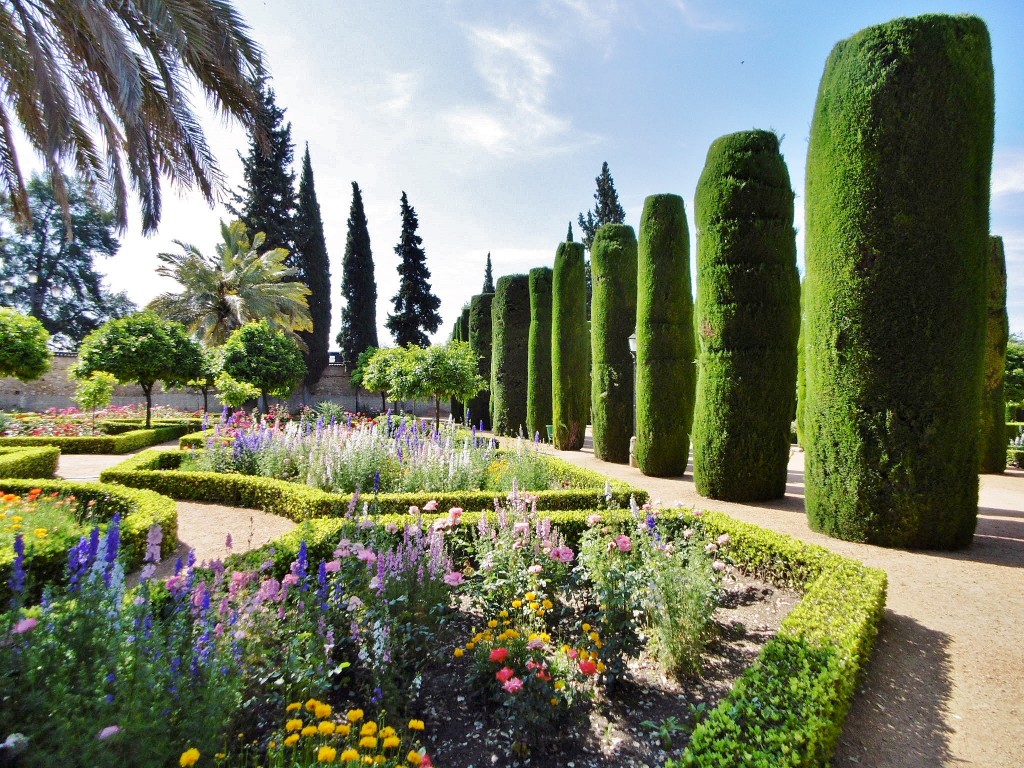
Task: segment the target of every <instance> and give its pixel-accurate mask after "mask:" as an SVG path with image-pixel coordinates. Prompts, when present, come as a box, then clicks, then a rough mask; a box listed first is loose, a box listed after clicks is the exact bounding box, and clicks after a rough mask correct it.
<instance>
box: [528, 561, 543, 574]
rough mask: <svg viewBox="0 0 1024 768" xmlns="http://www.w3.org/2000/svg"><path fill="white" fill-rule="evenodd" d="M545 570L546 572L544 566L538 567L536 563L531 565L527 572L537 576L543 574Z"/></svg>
mask: <svg viewBox="0 0 1024 768" xmlns="http://www.w3.org/2000/svg"><path fill="white" fill-rule="evenodd" d="M543 570H544V566H543V565H537V563H534V564H533V565H531V566H530V567H529V568H527V569H526V572H527V573H532V574H534V575H536V574H538V573H541V572H542V571H543Z"/></svg>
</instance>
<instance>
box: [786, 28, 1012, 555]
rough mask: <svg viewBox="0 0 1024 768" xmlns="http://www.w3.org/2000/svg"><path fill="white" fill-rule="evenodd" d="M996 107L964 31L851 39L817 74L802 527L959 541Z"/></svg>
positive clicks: (976, 47) (978, 381)
mask: <svg viewBox="0 0 1024 768" xmlns="http://www.w3.org/2000/svg"><path fill="white" fill-rule="evenodd" d="M993 124H994V92H993V72H992V57H991V45H990V42H989V35H988V30H987V29H986V27H985V24H984V22H983V21H982V20H981V19H979V18H977V17H972V16H944V15H928V16H920V17H916V18H911V19H897V20H895V21H892V22H889V23H887V24H883V25H880V26H876V27H870V28H868V29H865V30H863V31H861V32H859V33H857V34H856V35H854V36H853V37H851V38H849V39H848V40H844V41H842V42H840V43H839V44H837V45H836V47H835V48H834V49H833V50H832V53H831V54H830V56H829V59H828V62H827V63H826V65H825V72H824V75H823V76H822V80H821V85H820V87H819V90H818V100H817V106H816V108H815V115H814V119H813V122H812V125H811V135H810V145H809V148H808V155H807V191H806V195H805V200H806V229H807V238H806V257H807V277H806V280H807V295H806V307H805V312H806V318H807V320H806V323H807V324H806V327H805V331H806V335H807V338H806V345H807V365H806V376H807V409H806V411H805V413H804V427H805V429H806V432H807V435H806V438H807V440H806V442H807V445H806V449H807V470H806V475H805V479H806V483H807V517H808V521H809V523H810V524H811V526H812V527H813V528H814V529H815V530H820V531H824V532H826V533H828V534H830V535H833V536H838V537H840V538H845V539H850V540H856V541H867V542H871V543H873V544H881V545H885V546H897V547H929V548H956V547H963V546H967V545H968V544H970V543H971V540H972V536H973V533H974V528H975V525H976V523H977V512H978V477H977V472H978V414H979V408H980V397H981V389H982V375H983V370H984V369H983V366H984V339H985V322H984V318H985V303H986V299H985V296H986V279H985V275H986V271H987V270H986V263H987V259H988V247H989V244H988V237H989V234H988V227H989V196H990V194H989V190H990V181H991V170H992V142H993Z"/></svg>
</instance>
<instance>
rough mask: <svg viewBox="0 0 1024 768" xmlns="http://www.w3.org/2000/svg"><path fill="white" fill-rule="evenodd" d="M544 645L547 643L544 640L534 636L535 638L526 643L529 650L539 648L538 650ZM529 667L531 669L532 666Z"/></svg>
mask: <svg viewBox="0 0 1024 768" xmlns="http://www.w3.org/2000/svg"><path fill="white" fill-rule="evenodd" d="M545 645H547V643H545V642H544V641H543V640H541V639H540V638H539V637H535V638H533V640H531V641H530V642H528V643H527V644H526V647H527V648H528V649H529V650H531V651H539V650H540V649H541V648H543V647H544V646H545ZM535 663H536V662H530V664H535ZM527 666H530V665H529V664H527ZM531 669H532V667H531Z"/></svg>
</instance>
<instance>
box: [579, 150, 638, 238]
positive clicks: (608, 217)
mask: <svg viewBox="0 0 1024 768" xmlns="http://www.w3.org/2000/svg"><path fill="white" fill-rule="evenodd" d="M594 182H595V183H596V184H597V191H596V192H594V210H593V211H587V215H586V218H584V216H583V214H582V213H581V214H580V215H579V218H578V219H577V222H578V223H579V225H580V231H581V232H582V233H583V247H584V248H586V249H587V250H588V251H589V250H592V248H593V243H594V236H595V235H596V234H597V230H599V229H600V228H601V227H603V226H604V225H605V224H621V223H622V222H624V221H625V220H626V211H625V209H624V208H623V207H622V206H621V205H619V193H618V192H616V191H615V180H614V179H612V174H611V171H609V170H608V162H607V161H605V162H603V163H601V173H600V174H599V175H598V176H597V178H595V179H594ZM567 242H570V243H571V242H572V222H570V223H569V239H568V240H567Z"/></svg>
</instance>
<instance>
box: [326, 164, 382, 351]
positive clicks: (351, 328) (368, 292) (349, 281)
mask: <svg viewBox="0 0 1024 768" xmlns="http://www.w3.org/2000/svg"><path fill="white" fill-rule="evenodd" d="M341 300H342V302H344V306H343V307H342V308H341V331H340V332H339V333H338V339H337V341H338V345H339V346H340V347H341V360H342V362H343V363H344V364H345V366H346V367H347V368H348V370H350V371H351V370H352V369H353V368H355V367H356V363H357V361H358V360H359V355H360V354H362V353H363V352H364V351H365V350H367V349H369V348H370V347H378V346H380V345H379V344H378V343H377V281H376V280H374V277H373V253H372V252H371V251H370V232H369V230H368V229H367V228H366V213H365V212H364V210H363V195H362V192H360V191H359V185H358V184H357V183H356V182H354V181H353V182H352V207H351V208H350V209H349V212H348V235H347V236H346V238H345V258H344V260H343V261H342V265H341Z"/></svg>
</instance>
